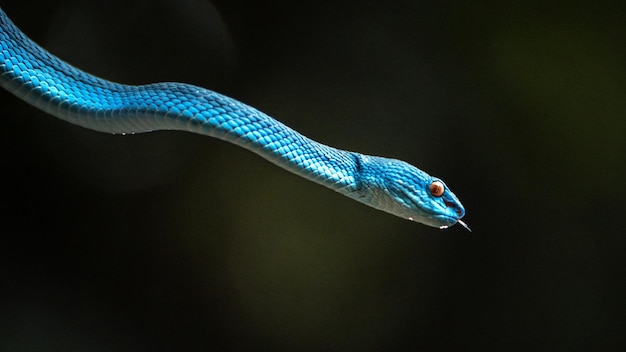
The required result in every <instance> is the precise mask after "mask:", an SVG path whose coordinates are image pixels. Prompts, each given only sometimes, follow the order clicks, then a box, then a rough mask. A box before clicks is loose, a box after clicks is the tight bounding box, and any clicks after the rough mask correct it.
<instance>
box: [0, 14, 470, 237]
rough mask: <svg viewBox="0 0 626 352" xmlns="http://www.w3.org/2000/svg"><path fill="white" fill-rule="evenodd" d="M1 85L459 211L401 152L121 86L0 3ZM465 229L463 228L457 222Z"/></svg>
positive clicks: (447, 217)
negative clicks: (51, 46) (42, 38)
mask: <svg viewBox="0 0 626 352" xmlns="http://www.w3.org/2000/svg"><path fill="white" fill-rule="evenodd" d="M0 85H1V86H2V87H4V88H5V89H7V90H8V91H10V92H11V93H13V94H15V95H16V96H18V97H19V98H21V99H23V100H24V101H26V102H28V103H29V104H32V105H34V106H35V107H37V108H39V109H41V110H43V111H45V112H47V113H49V114H51V115H53V116H56V117H58V118H60V119H62V120H65V121H67V122H70V123H72V124H76V125H79V126H82V127H85V128H88V129H91V130H95V131H100V132H108V133H121V134H128V133H139V132H149V131H155V130H184V131H189V132H193V133H199V134H203V135H208V136H211V137H216V138H220V139H222V140H225V141H228V142H231V143H234V144H236V145H238V146H241V147H243V148H246V149H248V150H250V151H253V152H255V153H257V154H259V155H260V156H262V157H264V158H266V159H268V160H269V161H271V162H273V163H275V164H276V165H278V166H280V167H282V168H284V169H286V170H289V171H291V172H293V173H295V174H297V175H300V176H302V177H305V178H307V179H309V180H311V181H314V182H317V183H319V184H322V185H324V186H326V187H329V188H331V189H333V190H335V191H337V192H339V193H341V194H343V195H346V196H348V197H350V198H352V199H355V200H357V201H359V202H362V203H364V204H367V205H369V206H371V207H374V208H376V209H379V210H383V211H386V212H388V213H391V214H393V215H396V216H400V217H402V218H405V219H409V220H412V221H416V222H420V223H423V224H426V225H429V226H433V227H439V228H446V227H448V226H451V225H454V224H455V223H457V222H458V223H461V224H462V225H463V226H464V227H466V226H465V224H464V223H463V222H462V221H460V219H461V218H462V217H463V216H464V214H465V210H464V208H463V206H462V205H461V203H460V202H459V200H458V199H457V197H456V196H455V195H454V194H453V193H452V192H451V191H450V190H449V189H448V187H447V186H446V185H445V184H444V183H443V181H441V180H440V179H438V178H435V177H432V176H430V175H428V174H427V173H425V172H423V171H421V170H420V169H418V168H416V167H414V166H412V165H410V164H408V163H406V162H403V161H400V160H396V159H389V158H384V157H378V156H369V155H364V154H360V153H356V152H350V151H345V150H340V149H336V148H333V147H330V146H327V145H324V144H321V143H318V142H316V141H314V140H312V139H310V138H307V137H305V136H303V135H302V134H300V133H298V132H296V131H294V130H293V129H291V128H289V127H287V126H286V125H284V124H282V123H281V122H279V121H277V120H275V119H273V118H272V117H270V116H268V115H266V114H265V113H263V112H261V111H259V110H257V109H255V108H253V107H250V106H248V105H246V104H243V103H241V102H239V101H237V100H235V99H232V98H229V97H227V96H224V95H222V94H219V93H216V92H213V91H211V90H208V89H205V88H201V87H196V86H193V85H190V84H184V83H155V84H147V85H138V86H134V85H124V84H119V83H114V82H110V81H107V80H104V79H101V78H98V77H95V76H93V75H91V74H89V73H86V72H84V71H81V70H79V69H77V68H75V67H73V66H71V65H69V64H68V63H66V62H64V61H62V60H61V59H59V58H57V57H55V56H54V55H52V54H50V53H49V52H47V51H46V50H45V49H43V48H41V47H40V46H39V45H37V44H36V43H34V42H33V41H32V40H30V39H29V38H28V37H27V36H26V35H25V34H24V33H22V32H21V31H20V30H19V29H18V28H17V27H16V26H15V25H14V24H13V23H12V21H11V20H10V19H9V18H8V17H7V15H6V14H5V13H4V11H3V10H2V9H0ZM466 228H467V227H466Z"/></svg>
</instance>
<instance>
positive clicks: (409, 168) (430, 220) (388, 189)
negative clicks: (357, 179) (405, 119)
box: [361, 156, 469, 230]
mask: <svg viewBox="0 0 626 352" xmlns="http://www.w3.org/2000/svg"><path fill="white" fill-rule="evenodd" d="M361 175H362V176H363V177H362V190H365V191H366V192H367V193H368V194H367V195H366V196H365V197H364V199H368V200H369V203H368V202H366V201H365V200H362V201H363V202H365V203H366V204H369V205H371V206H373V207H374V208H377V209H380V210H383V211H386V212H388V213H391V214H393V215H396V216H399V217H401V218H404V219H408V220H411V221H415V222H419V223H422V224H425V225H428V226H433V227H438V228H441V229H445V228H447V227H449V226H452V225H454V224H456V223H459V224H461V225H462V226H463V227H464V228H466V229H467V230H469V228H468V227H467V225H465V223H463V222H462V221H461V220H460V219H461V218H462V217H463V216H464V215H465V208H464V207H463V205H462V204H461V202H460V201H459V199H458V198H457V197H456V196H455V195H454V193H452V191H451V190H450V189H449V188H448V186H446V184H445V183H444V182H443V181H442V180H441V179H439V178H436V177H433V176H430V175H428V174H427V173H425V172H424V171H422V170H420V169H418V168H417V167H415V166H413V165H411V164H409V163H406V162H404V161H401V160H396V159H388V158H382V157H372V156H367V157H366V156H363V157H362V170H361Z"/></svg>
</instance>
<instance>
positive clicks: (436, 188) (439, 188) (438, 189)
mask: <svg viewBox="0 0 626 352" xmlns="http://www.w3.org/2000/svg"><path fill="white" fill-rule="evenodd" d="M445 190H446V188H445V187H444V186H443V183H442V182H441V181H433V183H431V184H430V194H432V195H433V196H435V197H441V196H442V195H443V192H444V191H445Z"/></svg>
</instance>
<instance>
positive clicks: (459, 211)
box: [443, 200, 465, 219]
mask: <svg viewBox="0 0 626 352" xmlns="http://www.w3.org/2000/svg"><path fill="white" fill-rule="evenodd" d="M443 202H444V204H445V205H446V207H448V208H452V209H454V212H456V215H457V217H458V218H459V219H460V218H462V217H463V216H464V215H465V209H463V207H462V206H459V204H457V203H454V202H450V201H447V200H444V201H443Z"/></svg>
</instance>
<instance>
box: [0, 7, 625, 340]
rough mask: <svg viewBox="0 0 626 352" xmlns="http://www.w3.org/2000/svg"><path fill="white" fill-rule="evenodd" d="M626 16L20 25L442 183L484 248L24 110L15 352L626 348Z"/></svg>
mask: <svg viewBox="0 0 626 352" xmlns="http://www.w3.org/2000/svg"><path fill="white" fill-rule="evenodd" d="M617 3H618V2H609V1H597V0H594V1H591V0H589V1H579V2H571V1H570V2H566V1H562V2H561V1H545V0H543V1H519V2H502V1H439V2H433V1H384V2H383V1H375V2H371V1H363V0H360V1H319V0H318V1H306V0H305V1H298V2H283V1H274V0H268V1H263V2H259V1H247V0H220V1H214V2H209V1H202V0H159V1H155V0H150V1H148V0H142V1H134V0H127V1H107V2H92V1H84V2H81V1H70V0H66V1H52V0H49V1H46V2H40V1H31V0H28V1H27V0H22V1H19V2H17V1H0V5H1V6H2V8H3V9H4V10H5V11H6V12H7V13H8V15H9V17H10V18H12V19H13V20H14V22H15V23H16V24H17V25H18V26H19V27H20V28H21V29H22V30H23V31H24V32H26V33H27V34H28V35H29V36H31V37H32V38H33V39H35V40H36V41H37V42H39V43H40V44H42V45H43V46H44V47H45V48H47V49H48V50H50V51H51V52H53V53H55V54H56V55H58V56H59V57H61V58H63V59H64V60H66V61H69V62H70V63H72V64H74V65H76V66H78V67H80V68H82V69H84V70H86V71H88V72H91V73H94V74H96V75H99V76H102V77H106V78H108V79H111V80H114V81H119V82H123V83H131V84H141V83H150V82H156V81H180V82H189V83H193V84H196V85H200V86H204V87H207V88H210V89H213V90H216V91H219V92H222V93H225V94H227V95H230V96H232V97H235V98H237V99H239V100H241V101H244V102H246V103H248V104H250V105H252V106H255V107H257V108H259V109H261V110H263V111H265V112H267V113H269V114H270V115H272V116H275V117H276V118H278V119H279V120H281V121H283V122H285V123H286V124H287V125H289V126H291V127H293V128H295V129H296V130H298V131H300V132H302V133H304V134H305V135H307V136H310V137H312V138H314V139H316V140H319V141H321V142H324V143H327V144H330V145H333V146H336V147H341V148H345V149H350V150H356V151H359V152H364V153H368V154H376V155H384V156H390V157H396V158H399V159H403V160H406V161H408V162H410V163H412V164H415V165H417V166H419V167H420V168H422V169H424V170H426V171H427V172H429V173H431V174H433V175H437V176H440V177H442V178H443V179H444V180H445V181H446V182H447V183H448V185H449V186H451V187H452V189H453V190H454V192H455V193H456V194H457V195H458V196H459V198H460V199H461V200H462V202H463V204H464V205H465V207H466V210H467V216H466V217H465V219H464V220H466V222H467V223H468V224H469V225H470V226H471V227H472V229H473V230H474V232H473V233H471V234H468V233H466V232H465V231H464V230H463V229H462V228H461V227H459V226H455V227H453V228H451V229H448V230H447V231H440V230H437V229H433V228H429V227H426V226H422V225H419V224H415V223H411V222H408V221H404V220H402V219H399V218H395V217H392V216H390V215H387V214H385V213H382V212H379V211H375V210H373V209H370V208H368V207H365V206H363V205H361V204H358V203H356V202H354V201H351V200H349V199H348V198H345V197H342V196H340V195H338V194H336V193H334V192H332V191H330V190H327V189H325V188H323V187H321V186H318V185H316V184H313V183H311V182H308V181H306V180H304V179H301V178H298V177H296V176H294V175H292V174H290V173H288V172H286V171H283V170H281V169H279V168H277V167H275V166H273V165H272V164H270V163H268V162H266V161H265V160H263V159H261V158H260V157H258V156H256V155H254V154H252V153H250V152H248V151H246V150H243V149H240V148H238V147H235V146H233V145H230V144H227V143H224V142H222V141H219V140H214V139H211V138H208V137H203V136H197V135H192V134H189V133H182V132H157V133H150V134H142V135H133V136H113V135H107V134H101V133H96V132H92V131H89V130H85V129H81V128H79V127H75V126H72V125H69V124H67V123H65V122H63V121H60V120H57V119H55V118H53V117H51V116H48V115H45V114H42V113H40V112H38V111H36V110H35V109H34V108H31V107H30V106H28V105H27V104H25V103H23V102H22V101H19V100H17V99H16V98H14V97H13V96H12V95H10V94H8V93H7V92H5V91H2V92H0V116H1V117H2V122H3V128H2V132H1V133H2V134H3V138H2V144H3V148H2V150H3V151H4V152H3V158H2V160H3V165H4V166H3V168H2V169H3V170H4V171H3V172H2V174H3V180H4V181H3V184H4V191H3V197H2V224H3V231H2V236H1V237H0V238H1V241H2V242H1V244H0V273H1V276H0V277H1V281H0V350H2V351H260V350H271V351H401V350H422V351H431V350H439V351H449V350H461V349H463V350H482V351H576V350H578V351H616V350H623V349H624V348H625V347H626V337H625V334H624V332H625V331H626V330H625V327H626V305H625V303H624V296H625V294H626V292H625V287H626V285H625V281H626V280H625V277H626V259H624V253H625V249H626V248H625V247H626V239H625V231H624V229H625V227H626V226H625V225H624V224H623V223H622V221H623V220H624V219H623V218H622V217H623V216H625V215H624V213H625V211H626V187H624V179H625V176H626V172H625V165H626V163H625V161H626V140H625V136H626V122H625V119H624V117H625V116H626V104H625V101H626V100H625V99H624V96H625V94H626V45H625V44H626V43H625V40H624V38H626V26H625V25H624V18H626V17H625V16H624V15H625V12H624V7H625V5H619V6H616V5H615V4H617ZM622 4H623V3H622Z"/></svg>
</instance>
